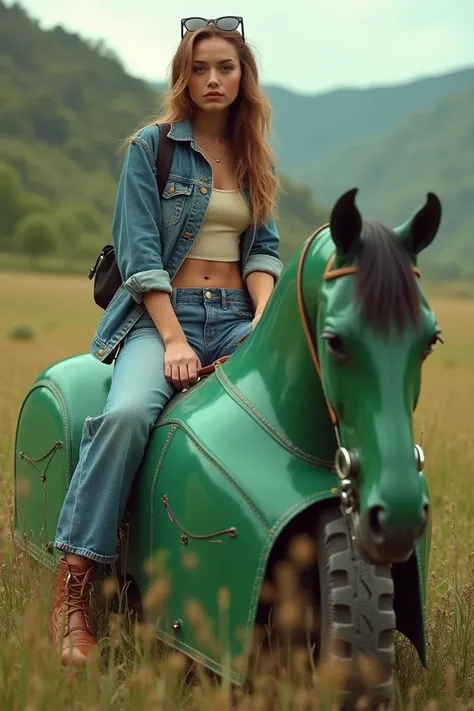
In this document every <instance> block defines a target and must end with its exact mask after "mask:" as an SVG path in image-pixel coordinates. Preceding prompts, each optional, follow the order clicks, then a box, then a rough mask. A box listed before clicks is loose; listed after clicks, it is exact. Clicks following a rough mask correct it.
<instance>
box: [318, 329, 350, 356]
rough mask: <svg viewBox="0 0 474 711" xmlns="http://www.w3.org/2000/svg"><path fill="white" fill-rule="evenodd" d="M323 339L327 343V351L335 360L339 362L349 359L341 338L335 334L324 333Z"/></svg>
mask: <svg viewBox="0 0 474 711" xmlns="http://www.w3.org/2000/svg"><path fill="white" fill-rule="evenodd" d="M321 337H322V338H323V339H324V340H325V341H326V344H327V349H328V351H329V353H330V354H331V355H332V356H333V357H334V358H337V359H338V360H345V359H346V358H347V353H346V349H345V347H344V343H343V342H342V339H341V338H340V336H338V335H337V334H335V333H323V334H322V336H321Z"/></svg>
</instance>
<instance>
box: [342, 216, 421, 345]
mask: <svg viewBox="0 0 474 711" xmlns="http://www.w3.org/2000/svg"><path fill="white" fill-rule="evenodd" d="M416 279H417V277H416V276H415V274H414V272H413V262H412V261H411V259H410V255H409V254H408V252H407V250H406V249H405V247H404V246H403V245H402V243H401V242H400V241H399V240H398V239H397V236H396V235H395V233H394V232H393V230H391V229H389V228H388V227H386V226H385V225H383V224H381V223H380V222H377V221H375V220H364V222H363V228H362V233H361V239H360V251H359V254H358V272H357V277H356V299H357V300H358V301H360V303H361V305H362V308H363V311H364V314H365V316H366V317H367V320H368V322H369V323H370V325H371V326H372V327H373V328H374V329H375V330H377V331H379V332H386V331H388V330H389V328H390V325H391V323H392V322H395V323H396V324H397V326H398V328H399V330H400V332H401V331H403V330H404V329H405V328H406V326H407V325H408V324H410V323H412V324H415V325H416V326H418V323H419V315H420V295H419V291H418V287H417V283H416Z"/></svg>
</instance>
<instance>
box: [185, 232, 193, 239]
mask: <svg viewBox="0 0 474 711" xmlns="http://www.w3.org/2000/svg"><path fill="white" fill-rule="evenodd" d="M192 236H193V233H192V232H184V233H183V237H185V238H186V239H190V238H191V237H192Z"/></svg>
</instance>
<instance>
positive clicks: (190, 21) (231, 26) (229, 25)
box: [181, 15, 245, 40]
mask: <svg viewBox="0 0 474 711" xmlns="http://www.w3.org/2000/svg"><path fill="white" fill-rule="evenodd" d="M208 25H214V26H215V27H217V29H218V30H223V31H224V32H235V30H236V29H237V28H238V27H239V25H240V27H241V31H242V39H243V40H245V35H244V18H243V17H237V16H234V15H226V16H225V17H215V18H213V19H210V20H206V19H205V18H204V17H185V18H184V19H183V20H181V39H183V37H184V33H185V31H187V32H196V30H201V29H202V28H203V27H207V26H208Z"/></svg>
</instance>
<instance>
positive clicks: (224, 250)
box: [187, 188, 250, 262]
mask: <svg viewBox="0 0 474 711" xmlns="http://www.w3.org/2000/svg"><path fill="white" fill-rule="evenodd" d="M249 222H250V210H249V206H248V205H247V201H246V200H245V198H244V197H243V195H242V193H241V192H240V190H218V189H217V188H212V192H211V197H210V199H209V205H208V206H207V212H206V216H205V218H204V221H203V223H202V227H201V230H200V232H199V234H198V236H197V237H196V239H195V240H194V244H193V246H192V248H191V250H190V252H189V254H188V256H187V258H188V259H205V260H206V261H209V262H238V261H239V260H240V235H241V234H242V232H243V231H244V230H245V229H246V228H247V227H248V225H249Z"/></svg>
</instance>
